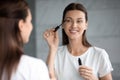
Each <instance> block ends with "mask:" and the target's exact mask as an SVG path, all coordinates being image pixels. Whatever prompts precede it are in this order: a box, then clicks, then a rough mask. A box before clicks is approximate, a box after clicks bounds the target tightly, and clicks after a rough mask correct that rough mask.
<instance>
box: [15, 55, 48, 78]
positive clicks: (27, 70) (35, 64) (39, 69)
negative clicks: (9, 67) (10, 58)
mask: <svg viewBox="0 0 120 80" xmlns="http://www.w3.org/2000/svg"><path fill="white" fill-rule="evenodd" d="M16 74H17V76H22V77H24V78H25V79H26V80H32V79H36V80H39V79H41V78H43V77H44V78H45V76H46V77H48V70H47V66H46V64H45V62H44V61H42V60H41V59H38V58H34V57H31V56H27V55H23V56H22V57H21V60H20V62H19V64H18V68H17V71H16ZM30 75H31V76H30Z"/></svg>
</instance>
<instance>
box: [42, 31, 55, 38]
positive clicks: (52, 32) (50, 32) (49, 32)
mask: <svg viewBox="0 0 120 80" xmlns="http://www.w3.org/2000/svg"><path fill="white" fill-rule="evenodd" d="M54 34H55V32H54V29H47V30H46V31H45V32H44V34H43V36H44V38H48V37H50V36H54Z"/></svg>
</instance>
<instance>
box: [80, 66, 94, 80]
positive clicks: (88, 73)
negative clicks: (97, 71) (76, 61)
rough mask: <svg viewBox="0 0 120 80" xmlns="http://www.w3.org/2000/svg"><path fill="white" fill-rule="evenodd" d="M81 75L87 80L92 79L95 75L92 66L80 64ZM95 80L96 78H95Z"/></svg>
mask: <svg viewBox="0 0 120 80" xmlns="http://www.w3.org/2000/svg"><path fill="white" fill-rule="evenodd" d="M79 72H80V75H81V76H82V77H84V78H85V79H86V80H92V79H93V77H94V75H93V71H92V69H91V68H89V67H86V66H80V68H79ZM93 80H94V79H93Z"/></svg>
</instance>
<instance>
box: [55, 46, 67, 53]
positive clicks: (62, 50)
mask: <svg viewBox="0 0 120 80" xmlns="http://www.w3.org/2000/svg"><path fill="white" fill-rule="evenodd" d="M66 49H67V46H66V45H64V46H59V47H58V51H57V52H58V53H61V52H65V50H66Z"/></svg>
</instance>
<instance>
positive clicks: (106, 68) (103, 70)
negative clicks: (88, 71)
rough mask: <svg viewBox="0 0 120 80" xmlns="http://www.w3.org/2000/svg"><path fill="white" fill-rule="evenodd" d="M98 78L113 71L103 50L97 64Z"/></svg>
mask: <svg viewBox="0 0 120 80" xmlns="http://www.w3.org/2000/svg"><path fill="white" fill-rule="evenodd" d="M99 65H100V66H99V73H98V74H99V77H103V76H105V75H106V74H108V73H110V72H111V71H113V68H112V65H111V62H110V59H109V56H108V54H107V52H106V51H105V50H103V51H102V53H101V54H100V64H99Z"/></svg>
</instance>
